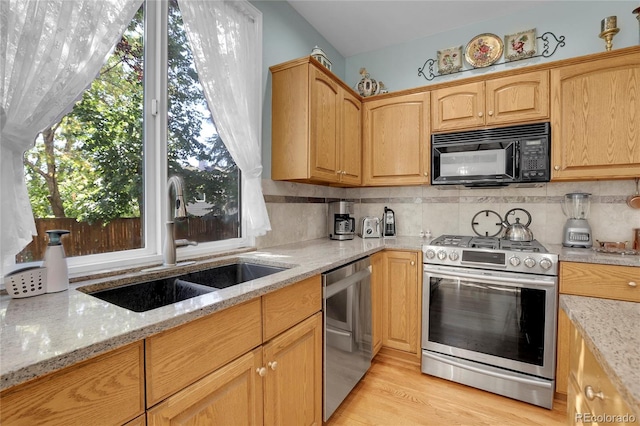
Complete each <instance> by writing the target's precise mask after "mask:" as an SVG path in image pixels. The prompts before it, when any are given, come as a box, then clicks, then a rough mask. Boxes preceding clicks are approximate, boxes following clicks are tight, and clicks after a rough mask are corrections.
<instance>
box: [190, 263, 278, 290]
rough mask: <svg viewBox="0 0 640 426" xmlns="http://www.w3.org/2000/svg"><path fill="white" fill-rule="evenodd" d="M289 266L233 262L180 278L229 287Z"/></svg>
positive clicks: (219, 287)
mask: <svg viewBox="0 0 640 426" xmlns="http://www.w3.org/2000/svg"><path fill="white" fill-rule="evenodd" d="M286 269H287V268H282V267H278V266H266V265H258V264H255V263H232V264H230V265H223V266H218V267H215V268H211V269H206V270H204V271H198V272H192V273H190V274H186V275H182V276H181V277H180V279H182V280H185V281H189V282H192V283H197V284H202V285H205V286H209V287H214V288H216V289H221V288H227V287H231V286H234V285H238V284H241V283H244V282H247V281H251V280H255V279H258V278H262V277H266V276H267V275H271V274H275V273H276V272H280V271H284V270H286Z"/></svg>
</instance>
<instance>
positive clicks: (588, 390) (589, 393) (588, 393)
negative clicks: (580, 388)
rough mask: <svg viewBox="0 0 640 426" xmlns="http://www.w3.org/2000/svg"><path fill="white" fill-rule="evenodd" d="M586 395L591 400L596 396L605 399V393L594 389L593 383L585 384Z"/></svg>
mask: <svg viewBox="0 0 640 426" xmlns="http://www.w3.org/2000/svg"><path fill="white" fill-rule="evenodd" d="M584 396H586V397H587V399H588V400H589V401H593V400H594V399H596V398H599V399H604V394H603V393H602V392H596V391H594V390H593V388H592V387H591V385H587V386H585V388H584Z"/></svg>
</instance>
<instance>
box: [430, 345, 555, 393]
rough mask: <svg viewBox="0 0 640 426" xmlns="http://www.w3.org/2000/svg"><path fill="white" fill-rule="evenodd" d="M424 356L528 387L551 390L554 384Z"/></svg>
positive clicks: (431, 355)
mask: <svg viewBox="0 0 640 426" xmlns="http://www.w3.org/2000/svg"><path fill="white" fill-rule="evenodd" d="M422 355H423V356H425V357H427V358H433V359H435V360H437V361H440V362H444V363H446V364H450V365H453V366H455V367H459V368H464V369H465V370H469V371H473V372H474V373H479V374H484V375H487V376H492V377H496V378H498V379H505V380H511V381H514V382H519V383H523V384H526V385H533V386H538V387H545V388H551V385H552V382H550V381H543V380H541V379H539V380H536V379H527V378H525V377H520V376H516V375H510V374H505V373H499V372H497V371H490V370H488V369H487V370H485V369H483V368H478V367H474V366H472V365H467V364H465V363H462V362H458V361H454V360H452V359H449V358H443V357H440V356H438V355H435V354H431V353H428V352H426V351H422Z"/></svg>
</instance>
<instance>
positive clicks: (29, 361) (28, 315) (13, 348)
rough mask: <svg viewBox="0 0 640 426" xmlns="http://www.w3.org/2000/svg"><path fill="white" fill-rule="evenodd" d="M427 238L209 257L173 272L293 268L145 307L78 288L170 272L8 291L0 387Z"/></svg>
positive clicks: (590, 255)
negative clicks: (41, 291) (31, 293)
mask: <svg viewBox="0 0 640 426" xmlns="http://www.w3.org/2000/svg"><path fill="white" fill-rule="evenodd" d="M426 242H427V240H426V239H423V238H419V237H397V238H393V239H387V240H382V239H364V240H363V239H361V238H359V237H356V238H355V239H353V240H350V241H333V240H329V239H326V238H324V239H317V240H311V241H304V242H300V243H294V244H288V245H283V246H277V247H270V248H266V249H263V250H259V251H253V250H252V249H249V250H251V251H245V252H242V250H241V251H239V252H235V253H234V254H232V255H228V256H219V257H215V258H210V259H201V260H198V261H197V262H196V264H194V265H191V266H188V267H182V268H179V269H175V270H172V271H169V272H171V274H170V275H180V274H183V273H188V272H191V271H194V270H202V269H207V268H209V267H212V266H215V265H220V264H225V263H232V262H233V261H234V260H240V261H249V262H253V263H261V264H266V265H274V266H285V267H288V268H289V269H287V270H285V271H282V272H279V273H277V274H274V275H270V276H267V277H263V278H259V279H256V280H253V281H249V282H247V283H243V284H239V285H237V286H234V287H229V288H226V289H223V290H219V291H216V292H212V293H209V294H205V295H202V296H198V297H195V298H192V299H188V300H185V301H182V302H178V303H175V304H173V305H169V306H165V307H162V308H158V309H153V310H151V311H147V312H140V313H138V312H132V311H129V310H127V309H124V308H120V307H118V306H115V305H113V304H111V303H108V302H104V301H102V300H99V299H97V298H95V297H93V296H89V295H87V294H85V293H83V292H82V291H79V290H78V288H79V287H90V288H91V289H92V290H97V289H101V288H105V287H112V286H114V285H123V284H127V283H136V282H143V281H149V280H154V279H158V278H161V277H162V276H167V275H168V272H167V271H159V272H154V273H143V272H132V273H129V274H126V275H122V276H115V277H114V276H111V277H107V276H97V277H94V278H92V279H90V280H85V281H79V282H75V283H73V284H71V285H70V288H69V290H68V291H64V292H60V293H51V294H45V295H41V296H36V297H30V298H25V299H11V298H10V297H9V296H7V295H3V296H0V390H3V389H6V388H9V387H11V386H14V385H17V384H20V383H23V382H26V381H29V380H31V379H34V378H37V377H40V376H42V375H44V374H47V373H50V372H53V371H56V370H59V369H61V368H64V367H67V366H70V365H73V364H75V363H77V362H80V361H83V360H86V359H89V358H91V357H94V356H97V355H100V354H103V353H105V352H108V351H110V350H113V349H116V348H118V347H121V346H123V345H126V344H129V343H132V342H135V341H138V340H140V339H144V338H146V337H148V336H151V335H153V334H156V333H159V332H162V331H164V330H167V329H169V328H172V327H176V326H178V325H181V324H184V323H186V322H189V321H192V320H194V319H196V318H199V317H202V316H205V315H208V314H211V313H213V312H216V311H219V310H222V309H225V308H228V307H230V306H233V305H236V304H239V303H242V302H244V301H247V300H250V299H252V298H255V297H259V296H261V295H263V294H266V293H268V292H271V291H274V290H277V289H279V288H282V287H285V286H287V285H289V284H292V283H295V282H298V281H300V280H302V279H305V278H307V277H310V276H313V275H317V274H320V273H323V272H326V271H328V270H330V269H333V268H336V267H338V266H341V265H343V264H346V263H349V262H351V261H353V260H356V259H359V258H361V257H364V256H367V255H370V254H372V253H375V252H377V251H380V250H382V249H384V248H396V249H406V250H420V249H421V247H422V244H424V243H426ZM543 244H544V243H543ZM545 246H546V247H547V248H548V249H549V250H550V251H551V252H555V253H558V254H559V257H560V260H571V261H585V259H588V260H589V261H591V262H592V263H607V264H622V265H631V266H640V257H638V258H637V259H634V258H633V257H632V256H626V257H624V256H616V255H602V254H599V253H596V252H593V251H591V250H587V249H583V250H584V251H582V252H581V251H579V250H580V249H578V252H575V249H572V250H569V252H570V253H567V249H564V248H563V247H561V246H559V245H558V246H547V245H545ZM579 259H582V260H579ZM620 262H622V263H620ZM163 274H164V275H163Z"/></svg>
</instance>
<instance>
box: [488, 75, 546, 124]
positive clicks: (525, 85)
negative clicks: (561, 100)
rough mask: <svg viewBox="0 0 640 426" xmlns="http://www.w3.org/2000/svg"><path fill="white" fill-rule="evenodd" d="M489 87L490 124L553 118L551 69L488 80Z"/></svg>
mask: <svg viewBox="0 0 640 426" xmlns="http://www.w3.org/2000/svg"><path fill="white" fill-rule="evenodd" d="M485 90H486V113H485V114H486V116H485V121H486V124H487V125H494V124H507V123H518V122H526V121H534V120H544V119H546V118H549V71H539V72H532V73H528V74H520V75H514V76H511V77H503V78H497V79H495V80H488V81H487V82H486V85H485Z"/></svg>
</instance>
